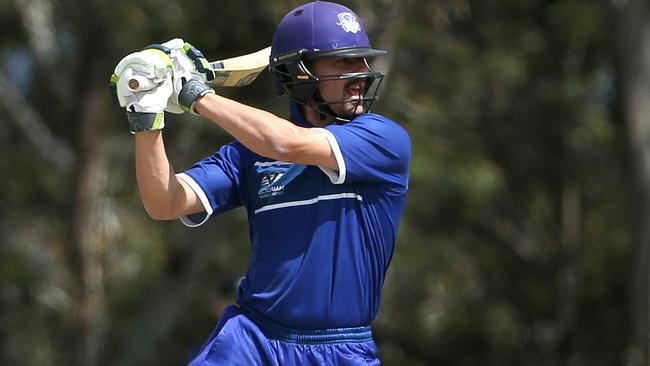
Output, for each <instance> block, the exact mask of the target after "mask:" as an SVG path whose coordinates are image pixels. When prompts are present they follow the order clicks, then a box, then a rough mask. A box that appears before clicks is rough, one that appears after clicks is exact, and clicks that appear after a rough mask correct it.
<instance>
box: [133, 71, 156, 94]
mask: <svg viewBox="0 0 650 366" xmlns="http://www.w3.org/2000/svg"><path fill="white" fill-rule="evenodd" d="M156 86H158V83H155V82H153V81H151V80H150V79H148V78H146V77H144V76H140V75H133V76H131V78H130V79H129V82H128V84H127V87H128V88H129V90H130V91H132V92H143V91H147V90H151V89H153V88H155V87H156Z"/></svg>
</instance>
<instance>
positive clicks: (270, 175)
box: [255, 161, 305, 199]
mask: <svg viewBox="0 0 650 366" xmlns="http://www.w3.org/2000/svg"><path fill="white" fill-rule="evenodd" d="M304 169H305V166H304V165H296V164H292V163H285V162H282V161H271V162H259V161H258V162H256V163H255V173H256V175H255V176H256V181H257V182H258V183H257V198H261V199H264V198H270V197H276V196H281V195H283V194H284V190H285V187H286V185H287V184H288V183H289V182H291V180H293V178H295V177H296V176H297V175H298V174H300V172H302V171H303V170H304Z"/></svg>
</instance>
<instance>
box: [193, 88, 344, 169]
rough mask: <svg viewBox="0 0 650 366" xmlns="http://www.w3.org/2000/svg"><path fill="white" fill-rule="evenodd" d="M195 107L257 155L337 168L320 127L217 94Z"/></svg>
mask: <svg viewBox="0 0 650 366" xmlns="http://www.w3.org/2000/svg"><path fill="white" fill-rule="evenodd" d="M195 108H196V110H197V111H198V112H199V113H200V114H201V115H202V116H204V117H207V118H208V119H210V120H211V121H213V122H214V123H216V124H217V125H219V126H220V127H221V128H223V129H224V130H225V131H226V132H228V133H229V134H230V135H232V136H233V137H234V138H235V139H236V140H237V141H239V142H241V143H242V144H244V145H245V146H246V147H248V148H249V149H251V150H252V151H254V152H256V153H257V154H260V155H262V156H266V157H268V158H272V159H276V160H283V161H288V162H294V163H301V164H312V165H320V166H324V167H328V168H332V169H337V165H336V160H335V159H334V157H333V156H332V153H331V149H330V146H329V143H328V142H327V139H326V137H325V136H324V135H323V134H322V133H320V132H318V131H316V130H313V129H310V128H303V127H299V126H296V125H294V124H293V123H291V122H289V121H287V120H286V119H284V118H280V117H278V116H276V115H274V114H272V113H269V112H266V111H263V110H261V109H257V108H254V107H250V106H247V105H244V104H241V103H238V102H236V101H234V100H231V99H228V98H224V97H221V96H219V95H216V94H207V95H205V96H203V97H201V98H200V99H198V100H197V102H196V105H195Z"/></svg>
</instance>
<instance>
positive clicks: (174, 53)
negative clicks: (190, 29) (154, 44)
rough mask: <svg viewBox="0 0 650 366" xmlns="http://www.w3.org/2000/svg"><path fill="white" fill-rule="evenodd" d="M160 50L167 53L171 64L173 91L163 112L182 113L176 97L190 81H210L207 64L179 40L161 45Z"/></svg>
mask: <svg viewBox="0 0 650 366" xmlns="http://www.w3.org/2000/svg"><path fill="white" fill-rule="evenodd" d="M160 46H161V48H162V49H164V50H165V51H166V52H168V54H169V57H170V58H171V62H172V70H173V75H172V79H173V86H174V91H173V93H172V95H171V97H170V98H169V101H168V104H167V108H165V110H166V111H167V112H171V113H183V112H185V111H187V109H185V108H184V107H183V106H182V105H181V104H180V103H179V100H178V95H179V94H180V92H181V90H182V89H183V85H184V84H185V83H186V82H187V81H189V80H192V79H198V80H201V81H204V82H205V81H207V80H208V79H211V77H210V76H211V75H212V74H211V73H210V72H209V63H208V61H207V60H206V59H205V57H203V54H202V53H201V51H199V50H197V49H196V48H194V47H193V46H192V45H191V44H189V43H187V42H185V41H183V40H182V39H180V38H174V39H172V40H170V41H167V42H165V43H162V44H161V45H160Z"/></svg>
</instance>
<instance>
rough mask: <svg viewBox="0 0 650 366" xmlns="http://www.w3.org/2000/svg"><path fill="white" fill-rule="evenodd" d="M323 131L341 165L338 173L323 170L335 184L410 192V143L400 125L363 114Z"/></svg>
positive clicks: (374, 115)
mask: <svg viewBox="0 0 650 366" xmlns="http://www.w3.org/2000/svg"><path fill="white" fill-rule="evenodd" d="M320 130H321V132H323V133H324V134H325V135H326V136H327V139H328V141H329V144H330V147H331V149H332V152H333V153H334V156H335V157H336V160H337V163H338V168H339V169H338V171H332V170H330V169H327V168H323V167H321V170H323V172H325V173H326V174H327V175H328V176H329V178H330V180H331V181H332V183H334V184H342V183H354V182H374V183H379V184H386V185H390V186H392V187H393V188H394V189H397V190H398V191H402V192H403V191H405V190H406V189H407V188H408V187H407V186H408V174H409V165H410V160H411V139H410V137H409V135H408V133H407V132H406V130H404V128H402V127H401V126H400V125H398V124H397V123H395V122H393V121H391V120H390V119H388V118H386V117H383V116H380V115H377V114H364V115H362V116H360V117H358V118H356V119H354V120H352V121H350V122H348V123H346V124H343V125H329V126H327V127H325V128H323V129H320Z"/></svg>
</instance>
